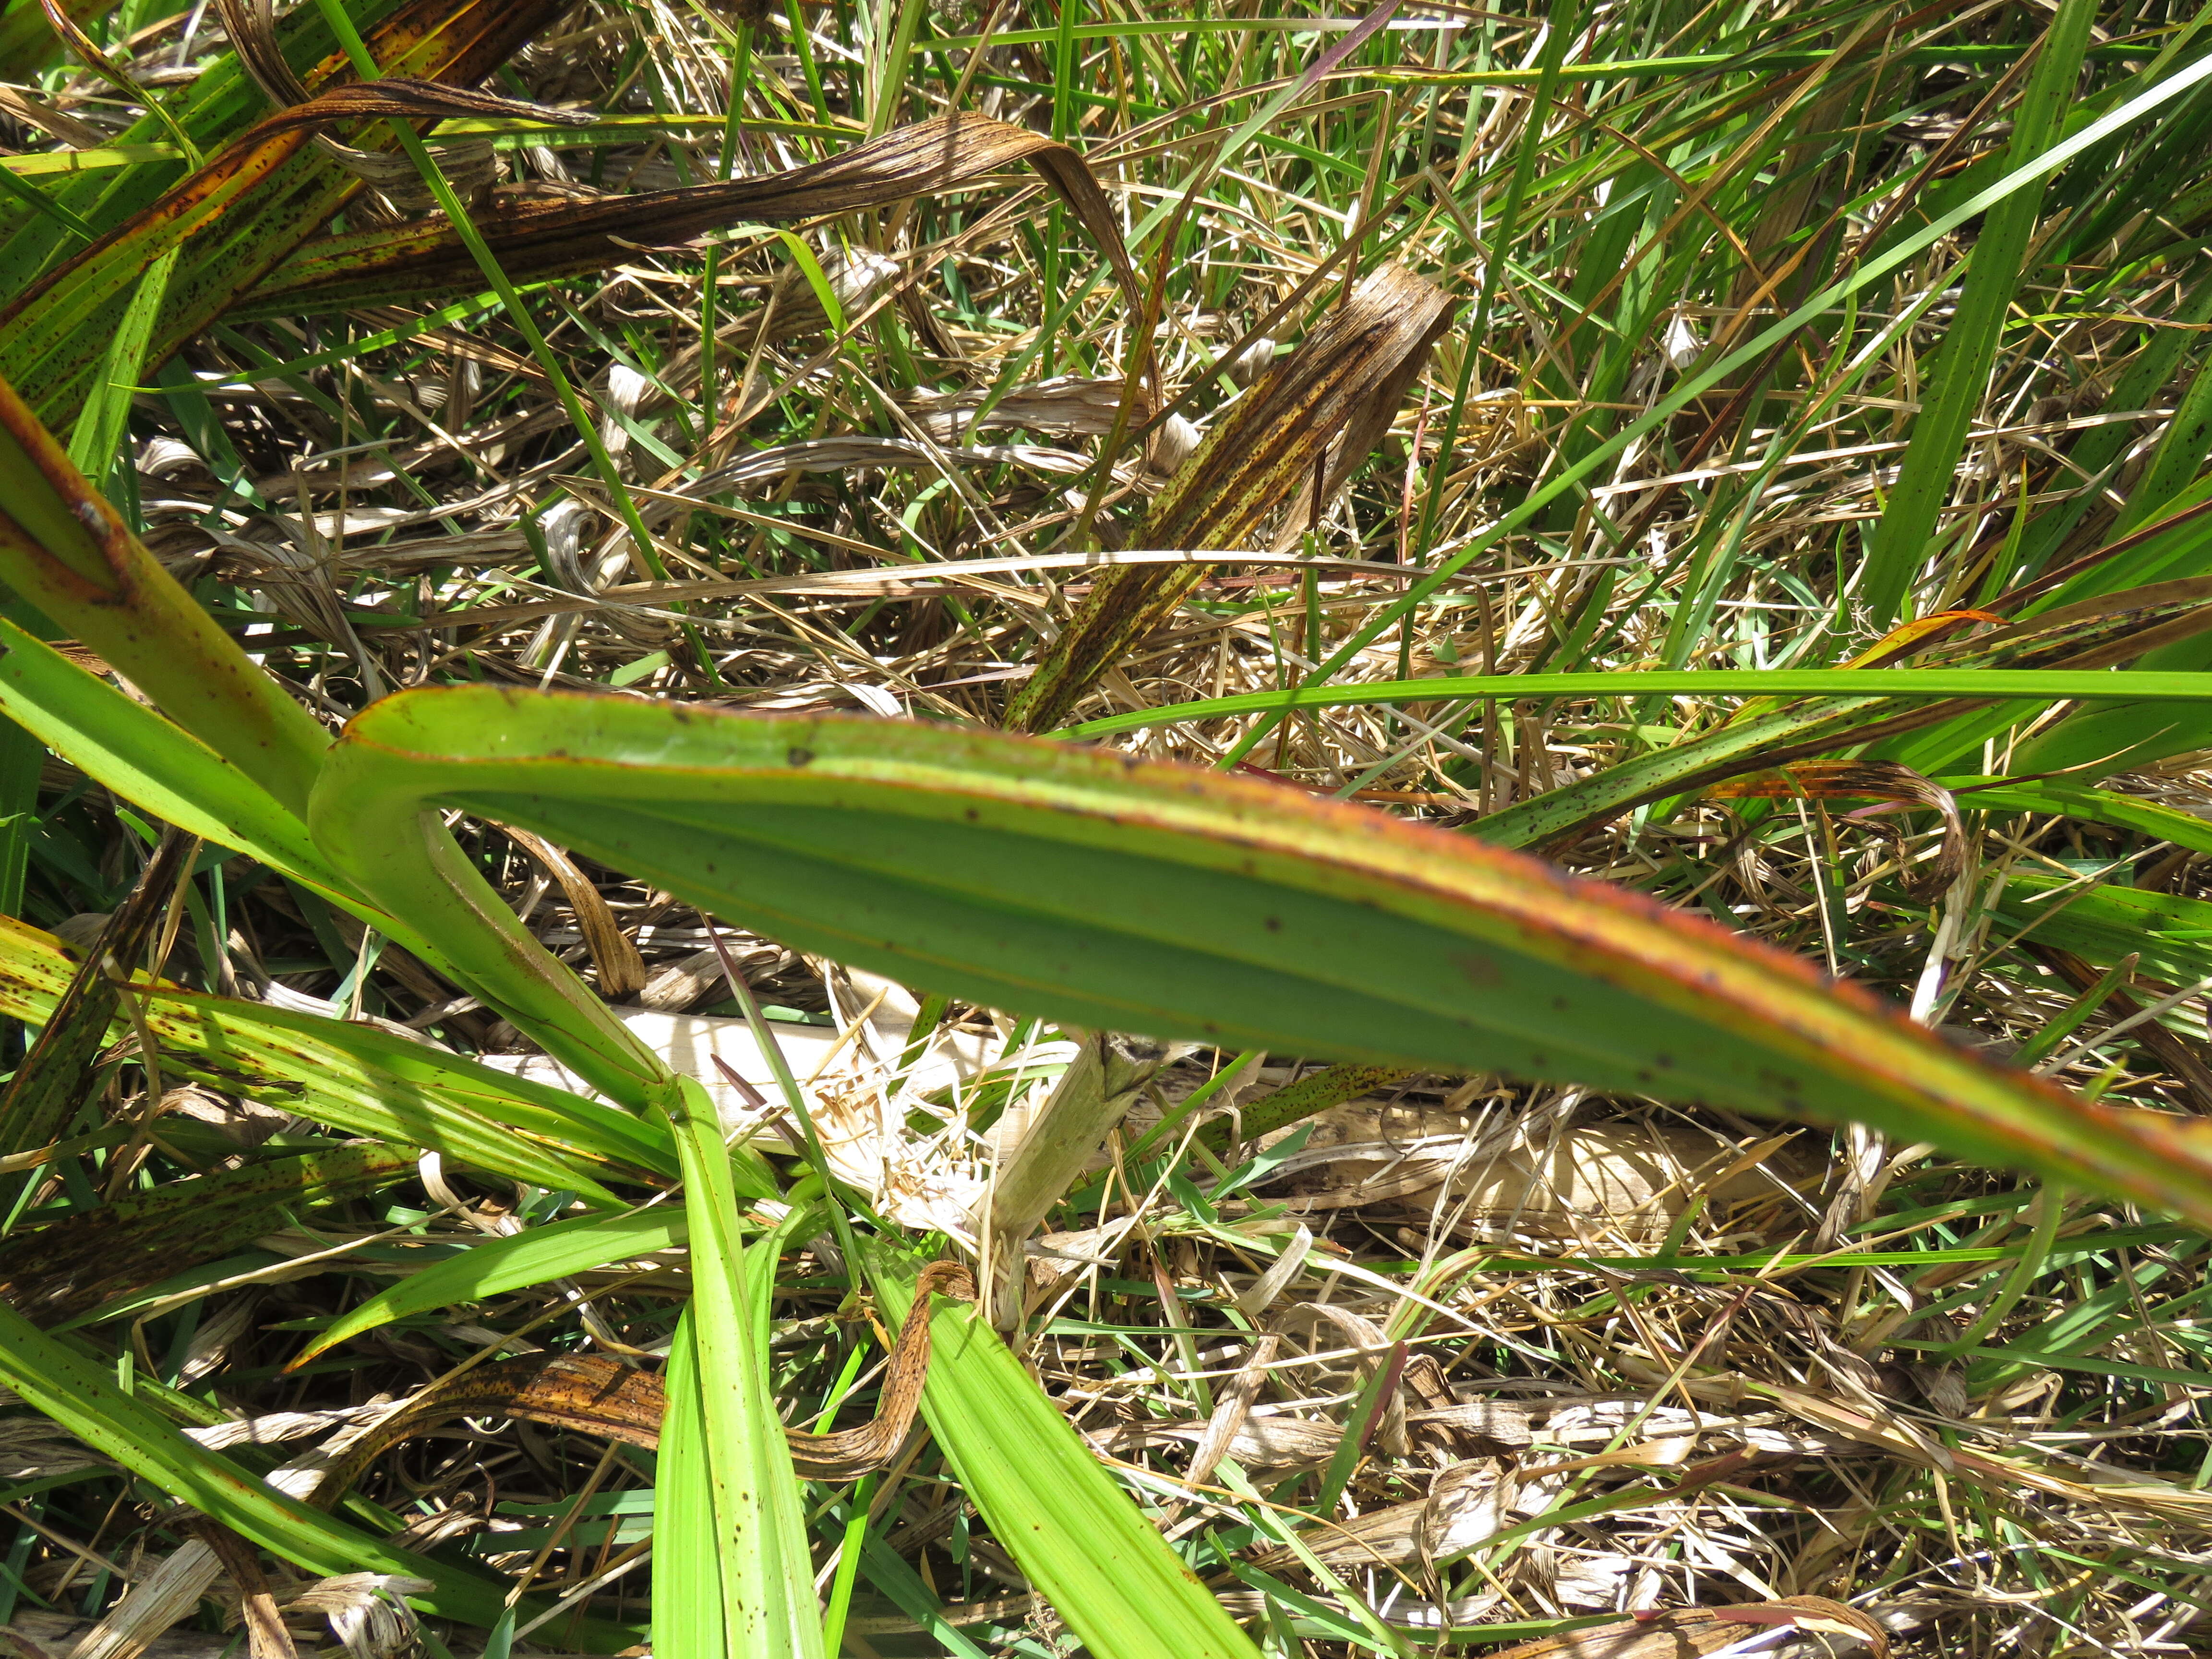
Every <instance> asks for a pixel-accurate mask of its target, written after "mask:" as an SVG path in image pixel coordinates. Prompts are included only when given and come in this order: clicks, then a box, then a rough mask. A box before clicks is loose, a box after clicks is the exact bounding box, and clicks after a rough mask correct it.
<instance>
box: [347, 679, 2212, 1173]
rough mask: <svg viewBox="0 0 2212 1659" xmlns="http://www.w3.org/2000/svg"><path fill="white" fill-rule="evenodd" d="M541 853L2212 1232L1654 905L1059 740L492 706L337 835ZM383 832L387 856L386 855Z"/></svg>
mask: <svg viewBox="0 0 2212 1659" xmlns="http://www.w3.org/2000/svg"><path fill="white" fill-rule="evenodd" d="M394 801H405V802H411V803H416V804H417V805H422V806H427V805H431V804H434V803H435V804H446V805H459V806H463V807H465V808H468V809H471V810H473V811H480V812H483V813H486V814H488V815H489V816H492V817H497V818H499V819H501V820H502V821H506V822H512V823H524V824H526V825H528V826H530V827H531V828H533V829H539V830H542V831H544V833H546V834H549V835H550V836H554V837H555V838H556V839H557V840H559V841H560V842H562V844H563V845H566V846H568V847H571V848H575V849H577V850H579V851H582V852H586V853H587V854H589V855H591V856H592V857H594V858H597V859H599V860H603V861H605V862H606V863H608V864H610V865H611V866H615V867H617V868H621V869H624V870H627V871H629V872H630V873H632V874H633V875H635V876H637V877H640V878H645V879H649V880H651V881H653V882H654V883H656V884H659V885H661V886H663V887H665V888H666V889H667V890H670V891H671V892H674V893H676V894H678V895H679V896H683V897H684V898H686V899H688V900H690V901H691V902H696V903H698V904H700V905H702V907H704V908H709V909H713V910H715V911H717V912H719V913H720V914H721V915H724V916H726V917H728V918H729V919H731V920H732V921H738V922H741V923H743V924H744V925H746V926H749V927H754V928H756V929H757V930H758V931H760V932H762V933H766V934H768V935H769V936H771V937H774V938H778V939H782V940H784V941H786V942H787V943H789V944H792V945H797V946H799V947H801V948H805V949H808V950H812V951H819V952H821V953H823V954H825V955H829V956H831V957H836V958H839V959H841V960H844V961H848V962H852V963H856V964H858V965H860V966H863V967H866V968H868V969H872V970H875V971H880V972H884V973H887V974H890V975H896V976H897V977H900V978H901V979H902V980H903V981H905V982H907V983H910V984H915V983H918V984H921V985H925V986H927V987H930V988H933V989H936V990H941V991H945V992H947V993H950V994H956V995H960V996H963V997H969V998H972V999H974V1000H978V1001H983V1002H987V1003H991V1004H994V1005H996V1006H1004V1007H1009V1008H1014V1009H1018V1010H1020V1011H1022V1012H1030V1013H1035V1014H1039V1015H1043V1016H1046V1017H1048V1018H1056V1019H1060V1020H1062V1021H1068V1022H1073V1023H1075V1024H1085V1025H1091V1026H1094V1027H1103V1028H1106V1029H1111V1030H1135V1031H1143V1032H1146V1033H1147V1034H1150V1035H1153V1036H1182V1037H1190V1038H1195V1039H1197V1040H1199V1041H1201V1042H1212V1043H1218V1044H1222V1045H1225V1046H1239V1047H1246V1048H1273V1049H1278V1050H1282V1051H1296V1052H1299V1053H1304V1054H1315V1055H1320V1056H1328V1057H1331V1058H1336V1059H1341V1060H1357V1061H1364V1062H1367V1063H1374V1064H1387V1065H1403V1066H1408V1067H1409V1068H1420V1069H1433V1070H1455V1071H1504V1072H1508V1073H1514V1074H1517V1075H1520V1076H1524V1077H1534V1078H1547V1079H1562V1080H1571V1081H1574V1082H1579V1083H1583V1084H1588V1085H1594V1086H1598V1087H1603V1088H1611V1089H1617V1090H1623V1091H1633V1092H1637V1093H1643V1094H1653V1095H1659V1096H1662V1097H1668V1098H1673V1099H1677V1100H1684V1099H1703V1100H1708V1101H1712V1102H1715V1103H1727V1104H1730V1105H1735V1106H1738V1107H1741V1108H1743V1109H1749V1110H1753V1111H1760V1112H1767V1113H1776V1112H1778V1113H1782V1114H1785V1115H1803V1116H1810V1117H1818V1118H1825V1119H1830V1120H1834V1119H1845V1118H1853V1119H1858V1120H1862V1121H1868V1122H1870V1123H1874V1124H1876V1125H1878V1126H1880V1127H1883V1128H1885V1129H1887V1130H1888V1131H1890V1132H1892V1133H1899V1134H1903V1135H1906V1136H1910V1137H1911V1138H1915V1139H1930V1140H1934V1141H1936V1142H1938V1143H1940V1144H1942V1145H1944V1146H1948V1147H1949V1148H1951V1149H1953V1150H1954V1151H1956V1152H1960V1153H1961V1154H1963V1155H1966V1156H1970V1157H1976V1158H1982V1159H1984V1160H1986V1161H1990V1162H2000V1163H2012V1164H2027V1165H2029V1166H2032V1167H2035V1168H2039V1169H2043V1170H2051V1171H2052V1172H2054V1173H2060V1172H2063V1175H2064V1176H2065V1178H2067V1179H2068V1180H2069V1181H2071V1182H2077V1183H2079V1182H2085V1181H2086V1182H2093V1183H2094V1184H2098V1185H2100V1186H2102V1187H2104V1188H2106V1190H2109V1191H2113V1192H2118V1193H2125V1194H2130V1195H2132V1196H2135V1197H2137V1198H2140V1199H2142V1200H2145V1201H2147V1202H2149V1203H2152V1204H2154V1205H2157V1206H2160V1207H2164V1208H2171V1209H2175V1210H2179V1211H2181V1212H2185V1213H2187V1214H2190V1215H2192V1216H2197V1217H2212V1181H2208V1179H2207V1176H2208V1173H2212V1170H2208V1165H2207V1164H2206V1162H2205V1161H2204V1158H2203V1154H2202V1153H2201V1152H2197V1151H2195V1150H2193V1149H2192V1148H2191V1146H2189V1145H2187V1144H2186V1143H2185V1141H2184V1140H2183V1139H2180V1138H2179V1137H2177V1136H2176V1135H2174V1134H2172V1133H2169V1132H2168V1131H2167V1129H2166V1128H2165V1127H2160V1125H2157V1124H2154V1123H2146V1122H2145V1121H2143V1120H2142V1116H2141V1115H2128V1114H2123V1113H2118V1112H2113V1111H2111V1110H2109V1109H2100V1108H2097V1107H2094V1106H2089V1105H2085V1104H2083V1103H2081V1102H2078V1101H2075V1100H2074V1099H2072V1098H2071V1097H2068V1096H2065V1095H2063V1094H2061V1093H2059V1092H2057V1091H2055V1090H2053V1089H2051V1088H2049V1087H2047V1086H2045V1085H2042V1084H2040V1083H2039V1082H2037V1081H2035V1080H2033V1079H2029V1078H2027V1077H2025V1076H2021V1075H2016V1074H2010V1073H2001V1072H1998V1071H1996V1070H1993V1069H1991V1068H1990V1067H1989V1066H1985V1065H1984V1064H1983V1063H1981V1062H1980V1061H1978V1060H1974V1059H1972V1058H1971V1057H1969V1056H1966V1055H1964V1054H1959V1053H1956V1052H1954V1050H1952V1049H1951V1048H1949V1047H1948V1045H1946V1044H1944V1043H1943V1042H1941V1041H1940V1040H1939V1039H1937V1038H1936V1037H1935V1036H1931V1035H1930V1034H1929V1033H1928V1032H1926V1031H1924V1030H1921V1029H1920V1028H1918V1027H1917V1026H1915V1025H1913V1024H1911V1023H1909V1022H1908V1021H1906V1020H1905V1019H1904V1018H1902V1017H1901V1016H1899V1015H1898V1014H1896V1013H1894V1012H1891V1011H1889V1010H1887V1009H1885V1008H1883V1007H1882V1006H1880V1005H1878V1004H1877V1003H1876V1002H1875V1000H1873V999H1872V998H1871V997H1869V996H1868V995H1866V994H1864V993H1863V992H1860V991H1857V990H1855V989H1853V988H1852V987H1849V986H1832V985H1829V984H1827V983H1825V982H1824V981H1822V979H1821V977H1820V975H1818V974H1817V973H1815V972H1814V969H1812V968H1810V967H1809V966H1808V964H1806V963H1802V962H1800V961H1798V960H1796V958H1794V957H1787V956H1784V955H1783V954H1782V953H1780V952H1778V951H1772V950H1771V949H1769V948H1767V947H1765V946H1763V945H1758V944H1755V943H1753V942H1751V941H1749V940H1746V939H1740V938H1738V937H1736V936H1735V935H1732V934H1729V933H1725V932H1723V931H1722V930H1721V929H1718V928H1717V927H1712V926H1711V924H1709V923H1706V922H1705V921H1701V920H1699V919H1698V918H1694V917H1691V916H1687V915H1682V914H1680V913H1677V912H1672V911H1668V910H1667V909H1665V908H1662V907H1661V906H1659V905H1657V904H1656V903H1653V902H1650V901H1648V900H1645V899H1644V898H1642V897H1640V896H1637V895H1634V894H1632V893H1628V892H1626V891H1623V890H1619V889H1615V888H1612V887H1609V886H1607V885H1605V884H1601V883H1596V882H1590V881H1583V880H1579V879H1577V878H1571V877H1569V876H1567V875H1565V873H1564V872H1560V871H1559V870H1557V869H1555V868H1553V867H1552V866H1547V865H1545V864H1542V863H1541V862H1539V861H1537V860H1533V859H1530V858H1528V857H1526V856H1523V855H1522V854H1516V853H1513V852H1510V851H1509V850H1507V849H1505V848H1498V847H1495V846H1489V845H1486V844H1484V843H1482V842H1477V841H1475V840H1474V839H1473V838H1471V837H1467V836H1452V835H1449V834H1446V833H1444V832H1442V831H1438V830H1435V829H1429V828H1427V827H1425V826H1423V825H1419V824H1411V823H1402V822H1400V821H1397V820H1395V819H1391V818H1388V817H1383V816H1382V815H1380V814H1377V813H1373V812H1370V811H1365V810H1364V809H1361V808H1358V807H1353V806H1349V805H1342V804H1340V803H1334V802H1328V801H1319V800H1315V799H1311V798H1310V797H1307V796H1305V795H1304V794H1303V793H1300V792H1297V791H1295V790H1287V789H1283V788H1279V787H1275V786H1273V785H1267V784H1261V783H1258V782H1255V781H1251V780H1249V779H1243V778H1233V777H1224V776H1221V775H1216V774H1211V773H1203V772H1196V771H1193V770H1190V769H1184V768H1181V767H1174V766H1165V765H1158V764H1152V763H1143V762H1139V761H1137V760H1134V759H1133V758H1129V757H1121V756H1115V755H1109V754H1104V753H1100V752H1098V751H1095V750H1084V749H1078V748H1073V747H1069V746H1066V745H1060V744H1049V743H1045V742H1042V741H1039V740H1036V739H1028V738H1011V737H1004V736H995V735H988V734H980V733H971V732H954V731H948V730H945V729H941V728H933V727H927V726H915V725H909V724H906V723H903V722H895V721H878V720H860V719H850V718H846V719H837V718H781V719H779V718H775V717H761V716H748V715H739V714H721V713H710V712H706V711H702V710H697V709H690V708H671V707H669V706H666V705H663V704H647V703H636V702H628V701H626V700H625V701H617V700H616V699H612V698H597V697H579V696H568V695H559V694H535V693H524V692H510V691H505V690H494V689H491V688H462V689H455V690H425V691H413V692H407V693H404V694H402V695H400V696H395V697H391V698H387V699H386V701H385V702H381V703H380V704H378V705H377V706H376V707H374V708H371V709H369V710H368V711H367V712H366V713H364V714H362V715H360V716H358V717H357V718H356V720H354V721H353V722H352V724H351V725H350V726H349V727H348V728H347V730H346V732H345V733H344V734H343V737H342V738H341V740H340V742H339V743H338V744H337V746H336V747H335V748H334V749H333V750H332V753H331V761H330V763H329V764H328V766H327V767H326V768H325V772H324V775H323V777H322V779H321V781H320V782H319V785H318V787H317V791H316V794H315V799H314V801H313V809H312V816H311V819H310V823H311V825H312V827H313V829H314V830H315V833H316V835H317V836H318V839H319V841H320V842H321V844H322V845H323V846H324V847H325V850H326V851H328V852H329V853H330V854H331V856H332V857H333V858H334V859H336V860H337V861H338V862H339V863H340V864H341V866H345V865H346V864H347V863H348V861H349V858H351V857H354V856H366V855H367V854H366V853H365V852H364V851H363V849H362V848H360V847H359V846H358V845H356V844H354V842H355V838H357V837H359V836H363V835H364V834H374V833H376V832H375V830H374V826H373V825H372V824H371V817H372V815H371V814H370V813H369V811H368V805H369V803H371V802H381V803H384V810H386V811H390V810H392V806H391V804H392V802H394ZM365 826H367V827H365Z"/></svg>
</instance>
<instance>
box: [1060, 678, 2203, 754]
mask: <svg viewBox="0 0 2212 1659" xmlns="http://www.w3.org/2000/svg"><path fill="white" fill-rule="evenodd" d="M1648 696H1674V697H1688V696H1699V697H1807V696H1814V697H1889V698H1895V699H1898V700H1899V701H1901V702H1949V701H1951V700H1952V699H1954V698H1957V697H2014V698H2021V699H2027V698H2033V699H2035V700H2036V701H2038V702H2064V701H2069V700H2070V699H2073V698H2076V697H2125V698H2128V699H2130V701H2132V702H2149V703H2212V684H2208V683H2207V682H2206V680H2205V679H2204V678H2203V676H2202V675H2196V674H2183V673H2172V674H2158V673H2131V672H2128V671H2115V670H2106V669H2081V668H2074V669H2067V668H1683V669H1654V668H1623V669H1618V670H1610V671H1596V672H1589V673H1581V674H1439V675H1436V676H1433V677H1431V678H1426V679H1418V680H1375V681H1370V682H1369V683H1367V684H1360V685H1313V686H1299V687H1293V688H1291V689H1289V690H1282V691H1246V692H1242V693H1239V694H1238V695H1237V696H1231V697H1206V698H1202V699H1200V700H1199V701H1196V702H1171V703H1167V704H1164V705H1163V706H1162V707H1160V708H1141V709H1136V710H1133V711H1132V712H1131V713H1129V714H1109V715H1107V716H1106V717H1105V718H1104V719H1103V720H1085V721H1084V722H1083V723H1082V724H1081V725H1079V726H1069V727H1067V728H1066V730H1065V731H1062V732H1055V733H1054V736H1057V737H1064V738H1103V737H1110V736H1112V735H1113V734H1114V733H1115V732H1140V731H1145V730H1147V729H1149V728H1151V727H1153V726H1176V725H1181V724H1183V723H1185V722H1188V721H1190V720H1220V719H1222V718H1224V717H1225V716H1230V715H1236V714H1284V713H1289V712H1292V711H1295V710H1297V709H1302V708H1368V707H1371V706H1373V705H1375V704H1378V703H1394V702H1436V701H1437V700H1439V699H1446V700H1452V701H1456V700H1459V699H1462V698H1468V697H1481V698H1492V697H1495V698H1499V699H1518V698H1522V697H1648Z"/></svg>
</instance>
